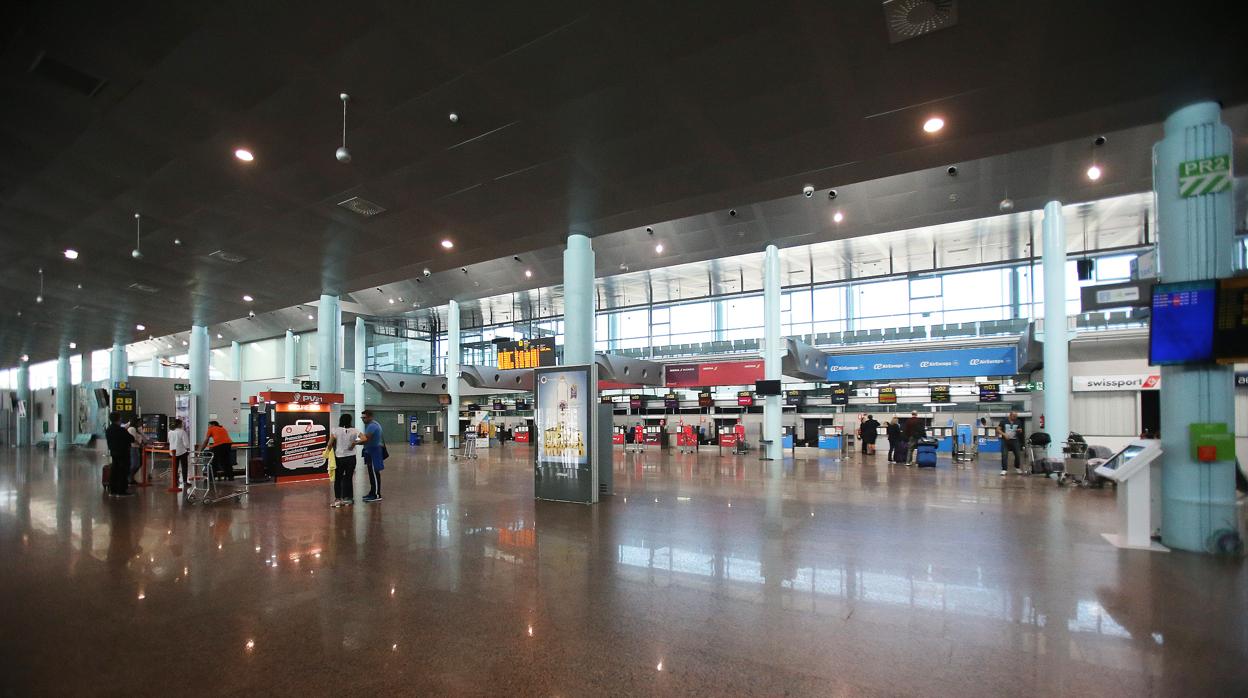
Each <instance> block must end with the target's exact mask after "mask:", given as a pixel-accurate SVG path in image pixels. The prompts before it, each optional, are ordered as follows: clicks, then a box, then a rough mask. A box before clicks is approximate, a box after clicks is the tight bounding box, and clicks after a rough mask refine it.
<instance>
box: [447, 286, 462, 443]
mask: <svg viewBox="0 0 1248 698" xmlns="http://www.w3.org/2000/svg"><path fill="white" fill-rule="evenodd" d="M459 359H460V351H459V302H458V301H451V302H450V303H449V304H447V307H446V392H447V393H448V394H449V395H450V396H451V404H449V405H447V406H446V447H447V448H448V449H452V448H459Z"/></svg>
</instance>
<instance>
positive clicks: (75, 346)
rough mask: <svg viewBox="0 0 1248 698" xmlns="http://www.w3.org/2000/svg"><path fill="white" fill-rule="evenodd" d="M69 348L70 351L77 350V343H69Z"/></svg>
mask: <svg viewBox="0 0 1248 698" xmlns="http://www.w3.org/2000/svg"><path fill="white" fill-rule="evenodd" d="M69 348H70V349H77V348H78V343H77V342H70V343H69Z"/></svg>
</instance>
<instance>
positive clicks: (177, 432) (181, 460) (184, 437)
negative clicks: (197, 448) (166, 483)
mask: <svg viewBox="0 0 1248 698" xmlns="http://www.w3.org/2000/svg"><path fill="white" fill-rule="evenodd" d="M169 450H170V451H173V460H174V461H175V462H176V463H177V466H176V468H175V473H173V474H172V475H170V477H171V478H177V477H178V473H181V474H182V486H183V487H186V486H187V485H188V484H189V483H190V481H191V478H190V473H188V472H186V471H187V461H188V460H189V458H188V456H187V454H189V453H190V451H191V435H190V434H188V433H186V429H184V428H183V427H182V420H180V419H175V420H173V424H171V425H170V426H169ZM174 482H176V479H175V480H174ZM171 484H172V483H171Z"/></svg>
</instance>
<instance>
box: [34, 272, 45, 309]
mask: <svg viewBox="0 0 1248 698" xmlns="http://www.w3.org/2000/svg"><path fill="white" fill-rule="evenodd" d="M35 302H36V303H42V302H43V267H39V295H37V296H35Z"/></svg>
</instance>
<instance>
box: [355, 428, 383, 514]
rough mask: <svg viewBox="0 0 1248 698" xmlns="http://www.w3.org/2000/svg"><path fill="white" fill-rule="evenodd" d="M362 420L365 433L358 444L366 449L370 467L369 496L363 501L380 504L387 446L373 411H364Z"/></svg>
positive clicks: (366, 457) (365, 458)
mask: <svg viewBox="0 0 1248 698" xmlns="http://www.w3.org/2000/svg"><path fill="white" fill-rule="evenodd" d="M360 418H361V419H362V420H363V421H364V432H363V433H361V434H360V438H359V440H358V441H356V443H358V444H360V445H362V446H363V447H364V464H365V465H367V466H368V494H366V495H364V497H363V501H365V502H379V501H381V471H382V470H383V469H385V467H386V458H385V449H386V444H385V441H384V440H383V439H382V436H381V425H380V424H378V423H377V420H375V419H373V411H372V410H364V411H363V412H361V413H360Z"/></svg>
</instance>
